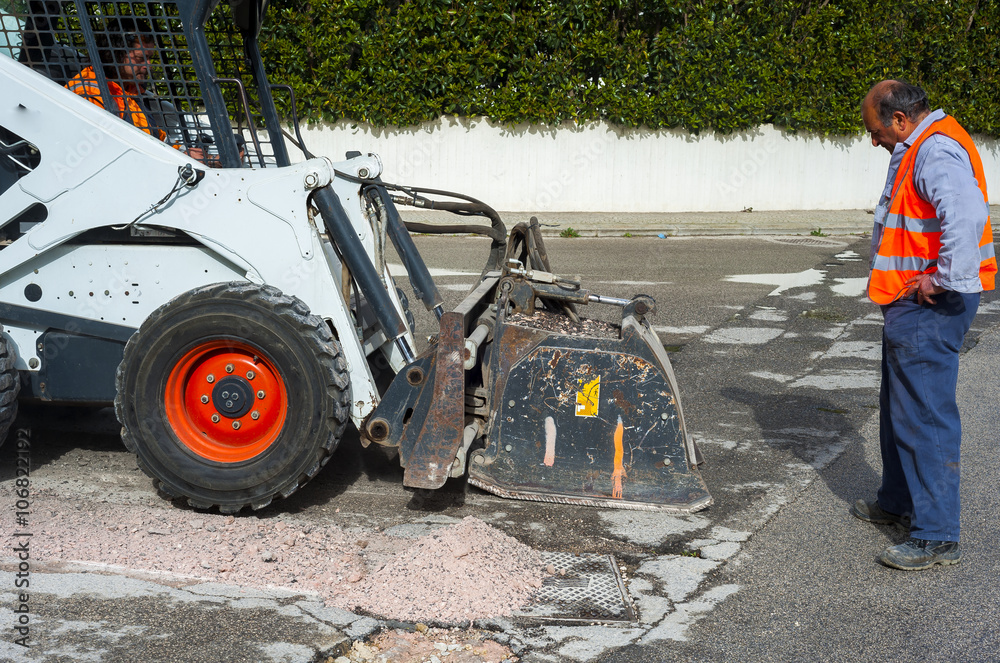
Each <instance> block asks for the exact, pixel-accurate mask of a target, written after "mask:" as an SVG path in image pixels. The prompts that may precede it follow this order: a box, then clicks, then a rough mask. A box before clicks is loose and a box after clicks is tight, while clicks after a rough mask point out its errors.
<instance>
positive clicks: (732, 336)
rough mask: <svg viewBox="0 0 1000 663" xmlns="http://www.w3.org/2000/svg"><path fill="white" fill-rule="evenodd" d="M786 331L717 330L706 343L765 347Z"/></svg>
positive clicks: (732, 328)
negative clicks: (764, 345)
mask: <svg viewBox="0 0 1000 663" xmlns="http://www.w3.org/2000/svg"><path fill="white" fill-rule="evenodd" d="M784 331H785V330H784V329H778V328H776V327H728V328H724V329H716V330H715V331H713V332H712V333H711V334H709V335H708V336H705V337H704V340H705V342H706V343H728V344H730V345H763V344H764V343H767V342H768V341H770V340H773V339H775V338H778V337H779V336H781V334H782V333H784Z"/></svg>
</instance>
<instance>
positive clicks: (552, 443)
mask: <svg viewBox="0 0 1000 663" xmlns="http://www.w3.org/2000/svg"><path fill="white" fill-rule="evenodd" d="M542 462H543V463H545V465H546V466H547V467H552V466H553V465H555V464H556V420H555V419H553V418H552V417H545V458H544V459H543V460H542Z"/></svg>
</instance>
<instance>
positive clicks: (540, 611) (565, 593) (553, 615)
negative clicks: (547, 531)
mask: <svg viewBox="0 0 1000 663" xmlns="http://www.w3.org/2000/svg"><path fill="white" fill-rule="evenodd" d="M541 556H542V561H543V562H544V563H545V565H546V566H548V565H550V564H551V565H552V566H553V567H555V569H556V575H554V576H549V577H546V578H545V580H543V581H542V588H541V589H540V590H538V594H537V595H536V596H535V600H534V602H533V603H532V604H531V605H529V606H528V607H527V608H525V609H524V610H522V611H521V612H519V613H517V617H520V618H523V619H529V620H534V621H543V622H560V623H565V622H585V623H591V622H634V621H636V617H635V610H634V609H633V608H632V601H631V600H630V599H629V596H628V592H627V591H626V590H625V584H624V583H623V582H622V577H621V574H619V573H618V563H617V562H616V561H615V558H614V556H612V555H598V554H595V553H581V554H574V553H561V552H543V553H541Z"/></svg>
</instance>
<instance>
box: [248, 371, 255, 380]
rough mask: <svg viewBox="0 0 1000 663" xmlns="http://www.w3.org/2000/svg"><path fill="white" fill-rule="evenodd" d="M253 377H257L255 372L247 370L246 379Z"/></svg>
mask: <svg viewBox="0 0 1000 663" xmlns="http://www.w3.org/2000/svg"><path fill="white" fill-rule="evenodd" d="M255 377H257V374H256V373H254V372H253V371H247V380H253V379H254V378H255Z"/></svg>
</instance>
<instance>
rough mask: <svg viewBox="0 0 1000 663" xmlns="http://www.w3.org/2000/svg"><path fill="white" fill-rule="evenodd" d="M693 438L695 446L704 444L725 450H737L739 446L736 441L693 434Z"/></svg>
mask: <svg viewBox="0 0 1000 663" xmlns="http://www.w3.org/2000/svg"><path fill="white" fill-rule="evenodd" d="M691 437H692V438H693V439H694V441H695V444H697V445H698V446H701V445H703V444H707V445H711V446H718V447H722V448H723V449H729V450H732V449H735V448H736V445H737V444H738V443H737V442H735V441H734V440H722V439H719V438H715V437H705V436H704V435H697V434H693V435H691Z"/></svg>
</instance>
